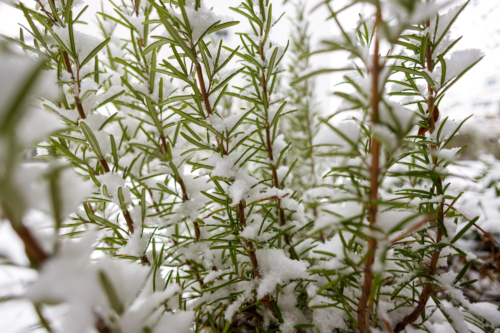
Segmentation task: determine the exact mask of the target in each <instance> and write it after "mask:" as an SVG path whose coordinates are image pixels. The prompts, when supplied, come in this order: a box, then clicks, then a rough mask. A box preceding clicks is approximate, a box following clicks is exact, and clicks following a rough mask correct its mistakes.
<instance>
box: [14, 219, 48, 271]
mask: <svg viewBox="0 0 500 333" xmlns="http://www.w3.org/2000/svg"><path fill="white" fill-rule="evenodd" d="M11 225H12V229H14V231H15V232H16V234H17V235H18V236H19V238H20V239H21V240H22V242H23V243H24V248H25V251H26V255H27V256H28V258H29V259H30V260H31V261H32V262H33V263H35V264H36V265H37V266H39V265H41V264H42V263H43V262H44V261H45V260H47V258H48V256H47V254H46V253H45V251H44V250H43V249H42V247H41V246H40V245H39V244H38V241H37V240H36V239H35V238H34V237H33V235H32V234H31V232H30V231H29V229H27V228H26V227H25V226H24V225H22V224H19V225H15V224H14V223H12V221H11Z"/></svg>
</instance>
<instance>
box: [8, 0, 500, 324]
mask: <svg viewBox="0 0 500 333" xmlns="http://www.w3.org/2000/svg"><path fill="white" fill-rule="evenodd" d="M26 2H29V1H26ZM206 2H207V3H208V4H209V5H211V6H213V7H214V10H215V11H217V12H219V13H222V14H226V15H230V16H235V15H233V14H232V12H231V11H230V10H228V7H229V6H236V5H237V4H238V1H237V0H207V1H206ZM86 3H87V4H88V5H89V9H88V10H87V12H86V13H85V14H84V18H83V20H86V21H89V22H90V21H93V20H94V16H95V12H96V11H100V9H101V8H100V1H98V0H87V1H86ZM307 3H308V6H309V7H310V8H312V7H314V5H315V4H316V3H317V1H312V0H309V1H307ZM274 6H275V7H274V8H275V9H274V13H276V14H275V15H276V16H278V14H277V13H281V12H283V11H289V12H293V10H292V9H291V7H290V5H286V6H285V5H283V4H281V3H280V2H275V4H274ZM309 18H310V22H311V31H312V33H313V37H314V38H313V40H314V42H315V43H316V44H318V43H319V42H320V41H321V39H322V38H324V37H327V36H331V35H334V34H337V31H336V29H335V27H334V26H332V25H330V23H327V22H326V20H325V19H326V13H325V12H322V10H317V11H314V12H313V13H312V14H310V16H309ZM499 18H500V1H498V0H474V1H471V4H470V5H469V7H468V9H467V10H466V13H465V14H464V15H462V16H460V18H459V20H458V22H457V23H456V25H455V29H454V33H455V35H457V36H461V35H463V36H464V37H463V39H462V40H461V42H460V44H459V48H460V49H465V48H479V49H481V50H483V52H484V53H485V54H486V57H485V58H484V59H483V61H482V62H481V63H480V64H479V65H478V66H476V67H475V68H474V69H473V70H472V71H471V72H469V73H468V74H467V75H466V76H465V78H464V79H462V80H461V81H460V82H459V83H458V84H457V85H456V86H455V87H454V88H453V89H452V90H451V91H450V92H449V93H448V95H447V98H446V99H445V100H444V101H443V104H442V106H441V112H442V113H443V114H444V115H445V116H450V117H451V118H454V117H456V118H457V119H462V118H464V117H466V116H468V115H470V114H474V117H473V118H472V119H471V120H470V121H469V123H468V124H467V126H466V127H465V128H464V129H463V130H462V135H461V137H462V140H464V141H467V142H462V143H465V144H469V146H470V148H469V150H470V153H468V154H466V155H465V156H470V158H476V157H478V156H481V154H482V153H490V154H494V155H495V156H496V157H497V158H500V150H499V149H498V146H499V144H498V141H499V139H500V25H499V24H498V19H499ZM347 19H348V18H347ZM352 19H353V20H352V21H353V22H354V21H355V17H353V18H352ZM24 22H25V20H24V18H23V17H22V15H21V14H20V12H19V11H17V10H15V9H12V8H11V7H9V6H8V5H6V4H3V3H1V2H0V33H1V34H4V35H8V36H11V37H16V36H18V34H19V25H18V24H24ZM293 24H294V22H291V21H290V20H289V18H288V17H287V16H286V15H285V16H284V17H283V18H282V21H281V23H280V24H279V29H275V32H274V36H272V38H274V39H276V40H282V41H283V40H286V39H287V36H288V34H289V32H290V28H291V26H292V25H293ZM93 29H95V27H94V26H92V25H89V28H88V29H86V31H85V32H86V33H95V34H98V31H97V30H93ZM238 29H242V28H241V27H239V26H236V27H233V28H232V31H233V32H234V31H238ZM230 34H231V32H230ZM228 38H229V39H228V40H227V42H228V43H229V44H230V43H231V38H235V37H228ZM235 42H236V41H235ZM343 61H344V59H343V58H342V57H341V56H338V57H336V58H332V57H331V56H317V57H316V58H314V61H313V63H314V64H315V66H317V67H341V66H342V62H343ZM338 79H339V78H338V77H336V76H327V77H320V78H318V83H317V87H318V89H317V98H318V99H319V101H320V102H321V108H322V110H323V111H326V110H331V109H332V108H335V106H336V105H337V103H338V101H337V100H336V99H335V98H333V97H332V91H333V90H334V88H335V87H334V84H335V83H337V82H338ZM485 158H486V159H488V158H489V161H490V163H491V164H492V168H493V172H492V175H493V176H494V175H495V174H497V175H499V174H500V168H499V167H498V166H496V165H498V163H497V162H498V161H496V160H494V159H493V158H492V157H491V156H490V157H484V156H483V159H485ZM495 168H497V170H495ZM455 171H456V174H457V175H460V176H461V178H460V179H461V180H462V185H463V186H464V187H470V190H471V191H470V192H469V193H467V194H466V195H465V196H464V197H463V198H462V199H461V200H463V202H464V204H465V203H466V204H467V205H466V206H468V207H469V208H468V209H470V210H471V211H470V212H468V211H464V214H468V213H470V214H473V213H481V214H482V218H481V225H482V227H483V228H485V229H487V230H488V231H497V232H498V229H500V227H499V226H498V224H499V223H498V218H500V211H499V209H498V208H499V207H500V200H498V198H497V197H496V195H495V194H494V192H493V189H490V190H485V189H484V188H483V187H482V185H480V184H476V183H474V182H473V181H472V179H473V178H474V177H475V176H477V175H479V174H481V172H483V171H484V164H483V163H479V162H476V161H472V160H471V161H464V162H463V166H462V167H457V168H456V170H455ZM477 193H480V195H478V194H477ZM466 210H467V209H466ZM476 211H478V212H476ZM463 246H467V244H465V243H464V244H463ZM6 251H8V252H9V253H15V254H16V253H17V254H18V257H17V258H16V261H23V260H25V257H24V254H23V249H22V245H21V243H20V242H19V241H17V239H16V236H15V235H14V234H13V233H12V231H11V230H10V227H9V226H8V225H7V224H5V223H4V224H0V253H5V252H6ZM32 278H33V277H32V276H26V274H24V275H22V276H20V275H19V272H18V271H16V269H15V268H11V269H9V270H5V269H1V270H0V297H1V296H2V295H5V294H8V293H11V292H12V291H15V290H16V288H22V282H21V284H20V283H19V281H29V280H30V279H32ZM35 321H36V317H35V314H34V310H33V309H32V307H31V305H29V304H28V303H23V302H19V303H17V304H16V303H15V302H9V303H8V305H6V304H1V303H0V332H2V333H10V332H27V331H31V330H32V329H33V327H32V325H33V324H34V323H35Z"/></svg>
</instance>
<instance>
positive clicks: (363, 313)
mask: <svg viewBox="0 0 500 333" xmlns="http://www.w3.org/2000/svg"><path fill="white" fill-rule="evenodd" d="M380 15H381V14H380V4H378V6H377V14H376V19H375V28H374V29H375V40H374V43H375V45H374V50H373V63H372V69H371V84H372V86H371V108H372V113H371V121H372V124H373V125H375V124H377V123H378V115H379V102H380V92H379V82H378V80H379V74H380V56H379V46H380V43H379V35H378V25H379V22H380V20H381V16H380ZM371 141H372V142H371V149H370V151H371V154H372V165H371V169H370V192H369V198H370V204H369V206H368V221H369V223H370V226H373V225H375V223H376V218H377V211H378V206H377V200H378V187H379V183H378V181H379V179H378V178H379V172H380V166H379V159H380V144H379V142H378V140H377V139H376V138H374V137H373V138H372V140H371ZM376 249H377V241H376V239H374V238H372V237H370V238H369V239H368V253H369V256H368V258H367V259H366V262H365V275H364V280H363V287H362V290H361V297H360V299H359V304H358V325H359V329H360V331H361V332H362V333H366V332H370V318H369V317H370V309H371V307H372V304H371V303H372V302H373V300H369V298H370V294H371V290H372V284H373V263H374V262H375V251H376ZM368 303H370V304H368Z"/></svg>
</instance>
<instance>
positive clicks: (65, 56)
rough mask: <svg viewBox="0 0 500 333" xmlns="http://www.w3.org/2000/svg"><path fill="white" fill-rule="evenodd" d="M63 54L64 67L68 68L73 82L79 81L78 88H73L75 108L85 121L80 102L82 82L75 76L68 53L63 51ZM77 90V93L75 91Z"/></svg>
mask: <svg viewBox="0 0 500 333" xmlns="http://www.w3.org/2000/svg"><path fill="white" fill-rule="evenodd" d="M61 52H62V57H63V60H64V67H65V68H66V71H67V72H68V73H69V75H70V76H71V80H72V81H77V88H75V87H71V91H72V92H73V99H74V100H75V107H76V110H77V111H78V115H79V116H80V118H82V119H85V118H86V116H85V111H84V110H83V106H82V102H81V101H80V97H79V95H80V91H79V90H80V81H79V80H77V79H75V75H74V73H73V69H72V68H71V62H70V60H69V56H68V53H67V52H66V51H61ZM75 90H76V91H75Z"/></svg>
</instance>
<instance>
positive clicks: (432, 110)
mask: <svg viewBox="0 0 500 333" xmlns="http://www.w3.org/2000/svg"><path fill="white" fill-rule="evenodd" d="M427 3H429V0H427ZM425 25H426V27H429V26H430V21H429V20H427V21H426V24H425ZM425 59H426V63H427V64H426V65H427V70H428V71H429V72H433V71H434V62H433V61H432V48H431V45H430V43H427V47H426V49H425ZM427 91H428V93H429V97H428V99H427V113H429V125H430V126H429V127H430V129H429V131H430V133H431V134H432V133H433V132H434V129H435V122H436V121H437V117H436V116H438V114H437V112H438V111H437V107H436V106H435V105H434V90H433V89H432V87H431V86H430V85H429V84H428V85H427ZM431 151H433V152H436V151H437V148H436V147H435V146H431ZM432 163H433V164H434V165H435V164H436V163H437V158H436V156H435V154H434V156H433V158H432ZM437 183H438V186H437V187H436V195H443V193H442V192H441V191H442V188H443V180H442V178H441V177H437ZM437 219H439V220H440V221H444V201H441V203H440V204H439V208H438V212H437ZM436 226H437V234H436V239H435V244H439V243H440V242H441V238H442V237H443V231H442V230H441V227H439V224H438V223H436ZM440 254H441V249H438V250H436V251H434V253H433V254H432V257H431V262H430V265H429V269H428V275H429V276H433V275H435V274H436V270H437V263H438V260H439V256H440ZM432 292H433V286H432V281H431V279H428V283H427V284H426V285H425V286H424V287H423V289H422V293H421V294H420V299H419V301H418V305H417V307H416V308H415V309H414V310H413V311H412V312H411V313H410V314H409V315H407V316H406V317H404V318H403V320H402V321H401V322H399V323H398V324H397V325H396V327H395V328H394V332H395V333H398V332H401V331H402V330H404V329H405V327H406V326H407V325H408V324H411V323H412V322H414V321H415V320H417V319H418V318H419V317H420V315H421V314H422V312H423V311H424V309H425V306H426V305H427V301H428V300H429V298H430V296H431V295H432Z"/></svg>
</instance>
